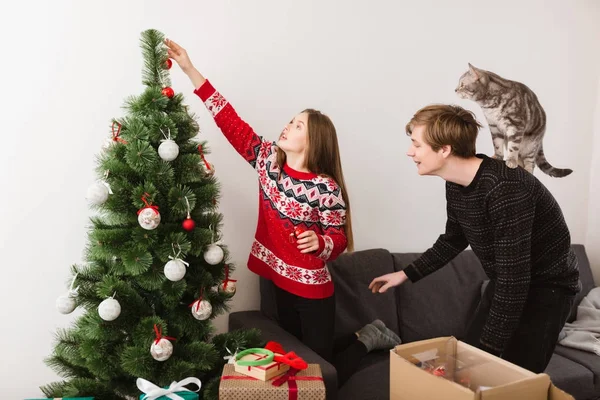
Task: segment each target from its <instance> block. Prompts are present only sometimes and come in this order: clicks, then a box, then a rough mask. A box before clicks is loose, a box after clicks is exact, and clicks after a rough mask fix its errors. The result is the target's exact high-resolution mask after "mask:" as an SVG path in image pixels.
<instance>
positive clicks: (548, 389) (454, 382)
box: [390, 337, 574, 400]
mask: <svg viewBox="0 0 600 400" xmlns="http://www.w3.org/2000/svg"><path fill="white" fill-rule="evenodd" d="M442 364H443V365H444V366H445V369H444V375H445V376H444V377H440V376H436V375H434V374H432V373H430V372H428V371H426V370H425V369H423V366H425V365H442ZM459 382H460V383H459ZM433 399H446V400H514V399H527V400H574V398H573V397H572V396H570V395H568V394H567V393H565V392H563V391H561V390H560V389H558V388H557V387H555V386H554V385H553V384H552V382H551V381H550V377H549V376H548V375H546V374H535V373H533V372H531V371H528V370H526V369H524V368H521V367H519V366H516V365H514V364H512V363H509V362H507V361H505V360H502V359H501V358H498V357H496V356H493V355H491V354H489V353H486V352H484V351H483V350H480V349H478V348H476V347H473V346H470V345H468V344H466V343H464V342H461V341H459V340H457V339H456V338H454V337H441V338H436V339H430V340H423V341H419V342H413V343H407V344H402V345H399V346H396V348H394V349H392V350H391V351H390V400H433Z"/></svg>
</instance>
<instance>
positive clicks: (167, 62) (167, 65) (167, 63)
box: [165, 58, 173, 69]
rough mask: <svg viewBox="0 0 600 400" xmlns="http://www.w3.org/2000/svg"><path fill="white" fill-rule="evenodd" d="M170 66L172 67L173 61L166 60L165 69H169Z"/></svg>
mask: <svg viewBox="0 0 600 400" xmlns="http://www.w3.org/2000/svg"><path fill="white" fill-rule="evenodd" d="M172 66H173V61H171V59H170V58H167V61H165V67H167V69H171V67H172Z"/></svg>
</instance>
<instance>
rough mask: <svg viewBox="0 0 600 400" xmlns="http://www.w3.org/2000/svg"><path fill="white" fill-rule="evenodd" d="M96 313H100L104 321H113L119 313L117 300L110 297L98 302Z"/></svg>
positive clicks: (119, 307) (119, 306)
mask: <svg viewBox="0 0 600 400" xmlns="http://www.w3.org/2000/svg"><path fill="white" fill-rule="evenodd" d="M98 314H100V318H102V319H103V320H105V321H114V320H115V319H117V317H118V316H119V315H121V305H120V304H119V302H118V301H117V300H115V299H113V298H112V297H110V298H108V299H106V300H104V301H103V302H102V303H100V305H99V306H98Z"/></svg>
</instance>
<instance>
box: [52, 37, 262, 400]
mask: <svg viewBox="0 0 600 400" xmlns="http://www.w3.org/2000/svg"><path fill="white" fill-rule="evenodd" d="M163 40H164V39H163V35H162V34H161V33H160V32H158V31H156V30H147V31H145V32H143V33H142V37H141V48H142V51H143V57H144V69H143V83H144V85H145V90H144V91H143V93H142V94H141V95H139V96H134V97H131V98H129V99H128V100H127V101H126V104H125V107H124V108H125V109H126V110H127V113H126V115H125V116H124V117H122V118H115V119H113V120H112V132H111V133H110V138H109V140H108V142H107V144H106V146H104V148H103V150H102V151H101V152H100V154H99V156H98V158H97V168H96V173H97V176H98V181H97V182H96V183H94V184H92V185H91V186H90V187H89V189H88V192H87V199H88V201H89V202H90V204H91V207H92V209H93V210H95V213H94V214H95V215H94V216H93V217H92V218H91V226H90V230H89V233H88V244H87V246H86V249H85V261H84V262H83V263H81V264H80V265H77V264H76V265H73V266H72V268H71V271H72V277H71V279H70V281H69V285H70V289H69V291H68V292H67V294H65V295H64V296H61V297H59V299H58V300H57V308H58V309H59V311H60V312H62V313H64V314H68V313H70V312H72V311H73V310H74V309H75V308H76V307H82V308H83V309H84V310H85V312H84V313H83V315H82V316H81V317H79V318H78V319H77V320H76V321H75V322H74V324H73V326H72V327H70V328H68V329H63V330H59V331H58V332H57V335H56V336H57V337H56V341H57V343H56V345H55V348H54V351H53V354H52V355H51V356H50V357H49V358H48V359H47V360H46V364H47V365H48V366H50V367H52V368H53V369H54V370H55V371H56V372H57V373H58V374H59V375H60V376H61V377H63V378H64V379H65V380H64V381H61V382H55V383H51V384H48V385H46V386H43V387H42V388H41V389H42V391H43V392H44V394H45V395H47V396H48V397H51V398H52V397H73V396H94V397H95V398H96V399H97V400H104V399H129V398H138V397H139V395H140V394H141V392H140V391H139V390H138V388H137V387H136V379H137V378H138V377H139V378H143V379H146V380H148V381H150V382H152V383H154V384H156V385H158V386H161V387H163V386H168V385H169V384H170V383H171V382H173V381H181V380H183V379H184V378H187V377H197V378H200V380H201V381H202V389H201V391H200V398H217V396H218V381H219V377H220V374H221V371H222V367H223V365H224V364H225V363H226V362H227V361H226V359H227V356H229V355H230V353H232V352H235V351H236V350H237V349H242V348H248V347H256V346H259V345H261V344H262V343H260V342H259V335H258V332H256V331H253V330H249V331H234V332H229V333H225V334H219V335H215V334H214V333H215V332H214V327H213V325H212V323H211V319H212V318H213V317H214V316H216V315H219V314H221V313H223V312H226V311H228V305H227V303H228V302H229V301H230V300H231V298H232V296H233V295H234V293H235V281H234V280H233V279H231V273H232V272H233V271H234V266H233V265H232V264H230V263H228V262H227V261H228V253H227V247H226V246H224V245H223V244H221V243H220V241H219V239H220V238H219V236H220V235H219V232H220V231H219V230H220V228H221V226H222V216H221V215H220V214H219V213H218V199H219V185H218V183H217V180H216V178H215V176H214V171H215V170H214V166H213V165H212V164H210V163H209V162H208V161H207V159H206V157H205V155H206V154H208V148H207V146H206V143H205V142H204V141H198V140H197V135H198V133H199V127H198V124H197V122H196V120H195V118H194V115H192V114H190V113H189V112H188V110H187V107H186V106H185V105H184V103H183V101H184V98H183V96H182V95H181V94H175V93H174V91H173V89H171V87H170V80H169V68H170V67H171V64H172V63H171V60H169V59H168V56H167V53H166V47H165V46H164V45H163Z"/></svg>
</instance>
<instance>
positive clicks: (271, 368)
mask: <svg viewBox="0 0 600 400" xmlns="http://www.w3.org/2000/svg"><path fill="white" fill-rule="evenodd" d="M266 357H267V356H266V355H264V354H258V353H252V354H247V355H245V356H243V357H242V358H241V359H240V360H242V361H255V360H260V359H263V358H266ZM234 365H235V371H236V372H239V373H240V374H244V375H248V376H251V377H253V378H256V379H260V380H261V381H268V380H269V379H271V378H274V377H276V376H279V375H283V374H285V373H286V372H287V371H288V370H289V369H290V366H289V365H287V364H283V363H280V362H277V361H273V362H271V363H269V364H266V365H259V366H255V367H248V366H243V365H238V363H237V362H236V363H235V364H234Z"/></svg>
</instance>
